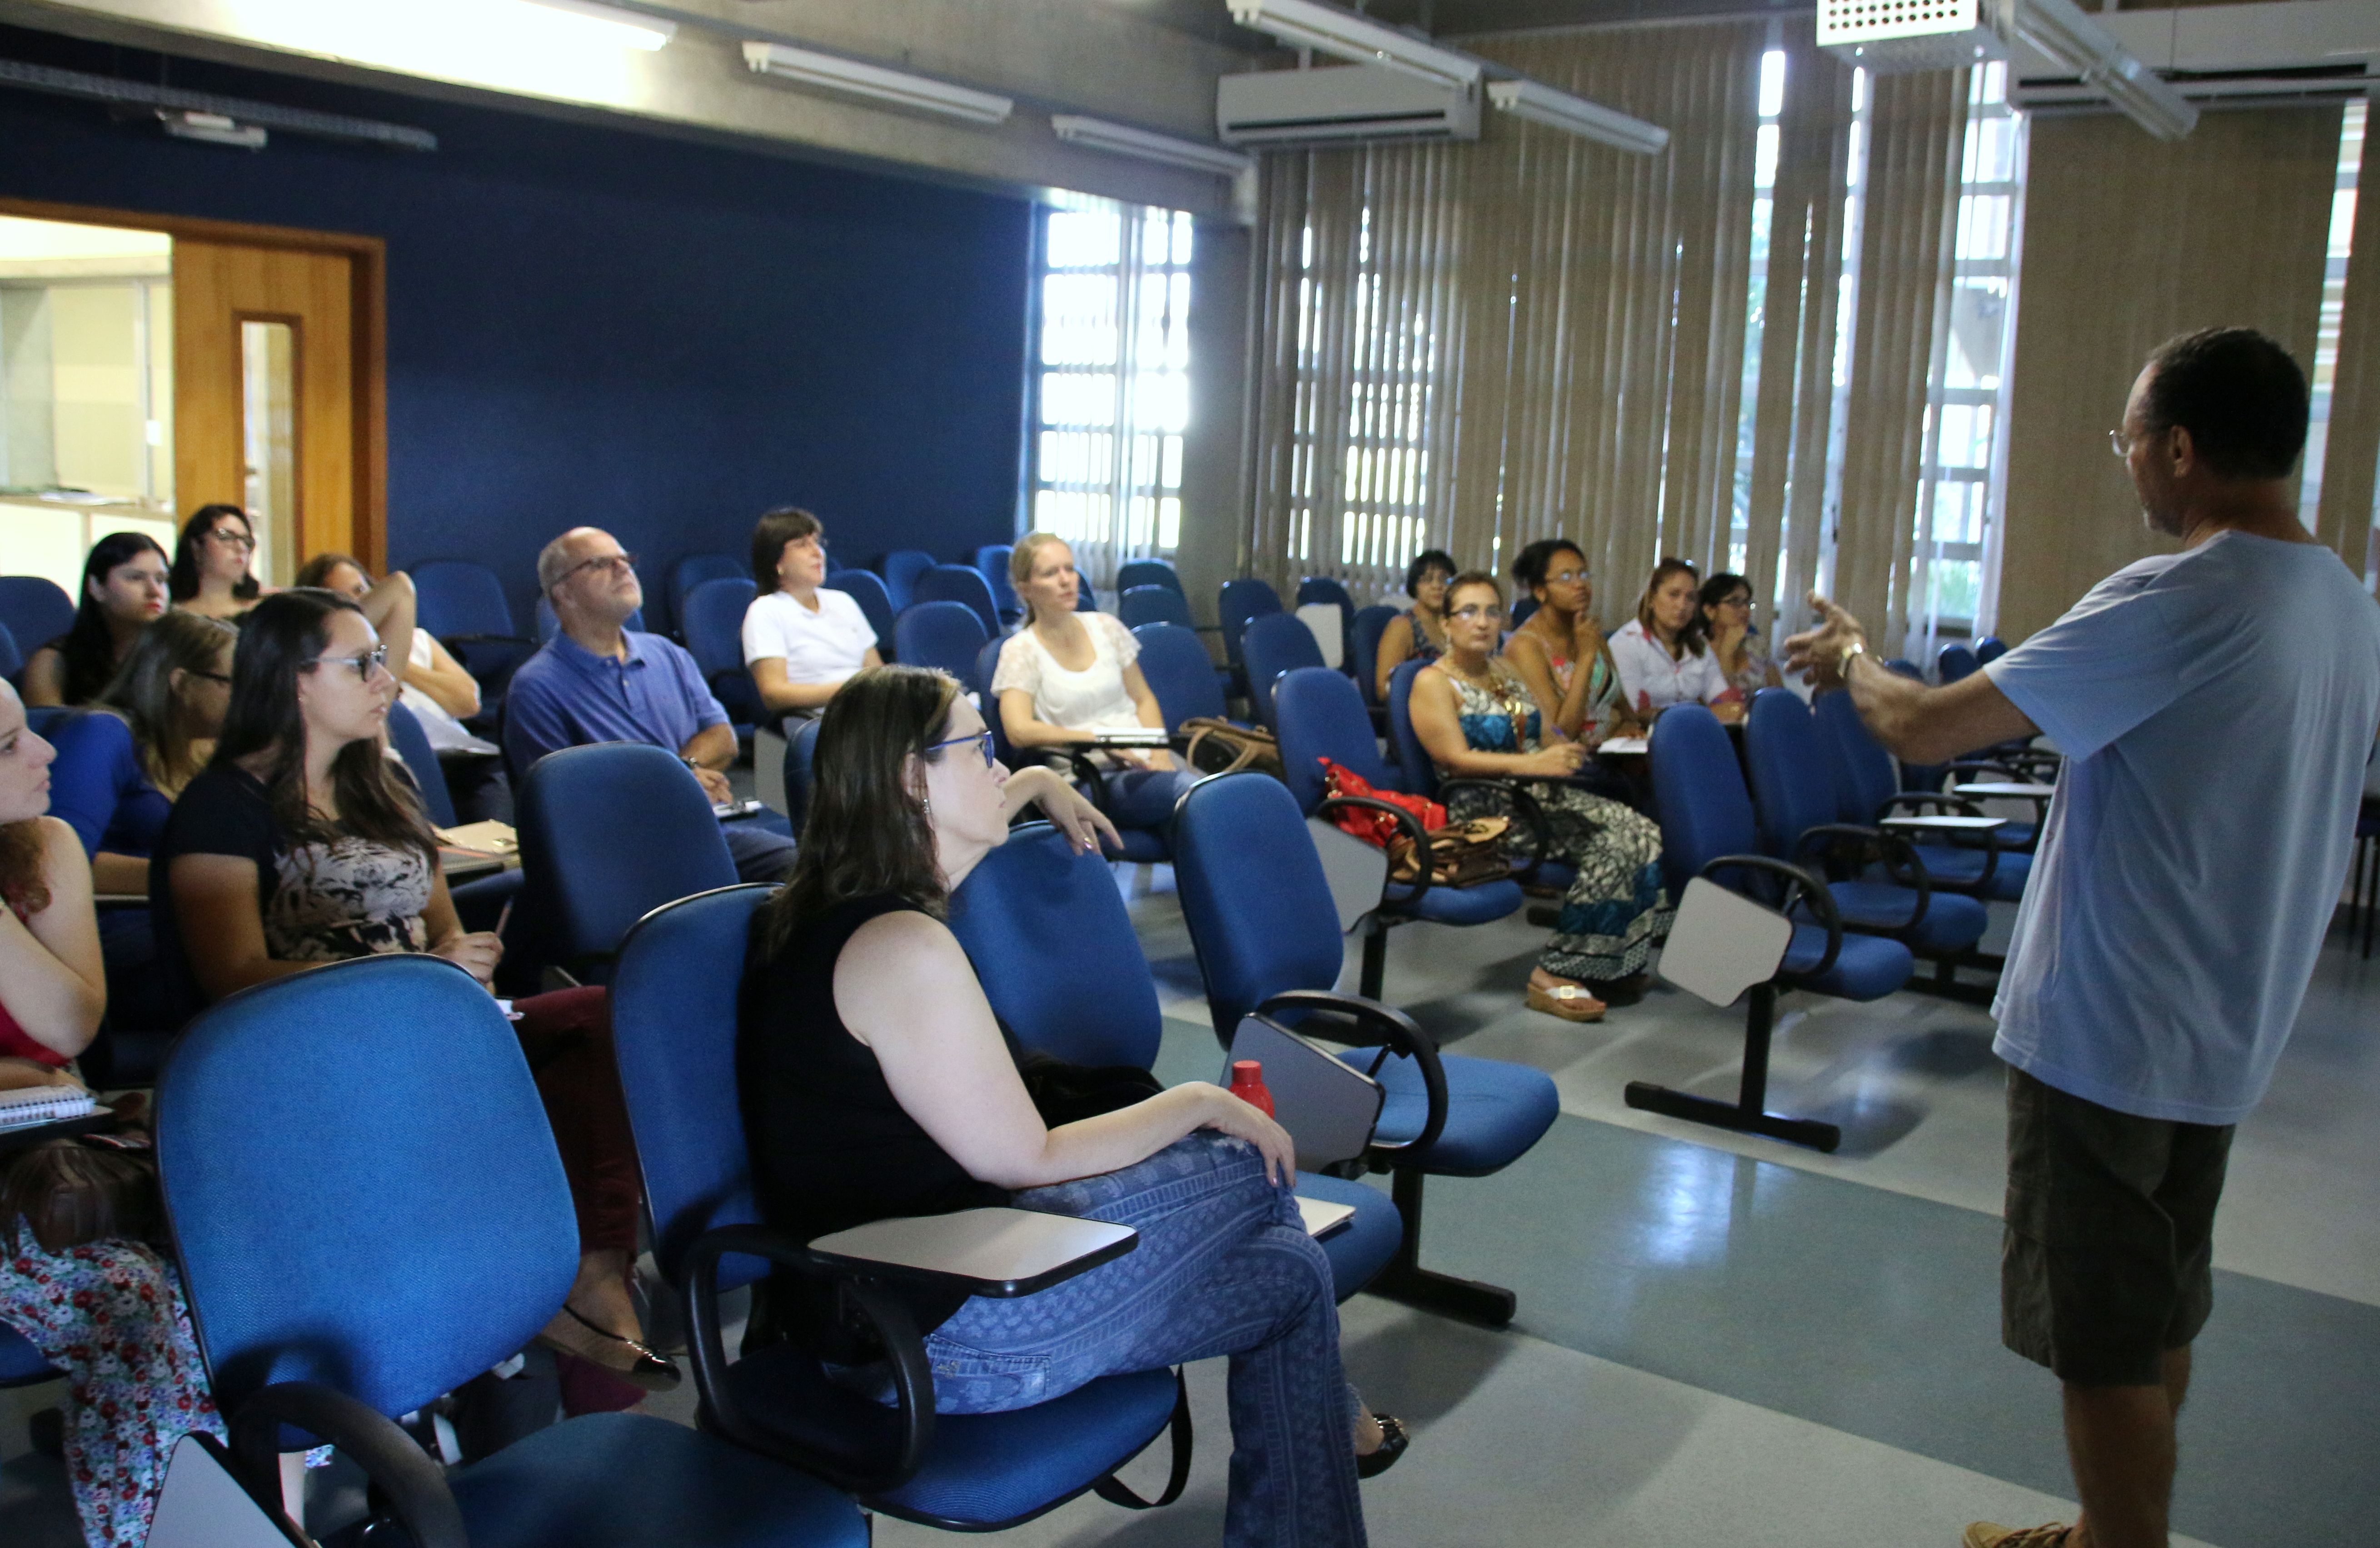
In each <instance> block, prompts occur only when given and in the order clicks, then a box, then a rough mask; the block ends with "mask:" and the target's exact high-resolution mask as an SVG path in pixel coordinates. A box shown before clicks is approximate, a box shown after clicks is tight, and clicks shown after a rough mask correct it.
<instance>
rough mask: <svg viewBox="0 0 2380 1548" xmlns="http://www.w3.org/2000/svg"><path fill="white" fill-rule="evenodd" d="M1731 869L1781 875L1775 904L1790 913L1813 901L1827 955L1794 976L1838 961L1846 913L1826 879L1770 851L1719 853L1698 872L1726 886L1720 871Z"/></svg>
mask: <svg viewBox="0 0 2380 1548" xmlns="http://www.w3.org/2000/svg"><path fill="white" fill-rule="evenodd" d="M1731 869H1742V870H1746V871H1764V872H1768V873H1769V874H1770V875H1772V876H1777V877H1779V878H1781V879H1782V880H1783V881H1784V883H1785V891H1784V894H1783V896H1780V897H1779V899H1778V900H1777V902H1776V904H1775V908H1776V909H1777V911H1778V912H1779V913H1780V914H1784V915H1787V916H1788V917H1791V914H1792V912H1793V908H1794V906H1795V905H1796V904H1798V903H1801V902H1803V901H1804V900H1806V901H1807V902H1808V903H1809V905H1810V911H1811V912H1812V913H1815V914H1816V915H1817V916H1818V922H1819V923H1820V924H1823V925H1825V926H1826V929H1827V951H1826V955H1825V956H1823V957H1819V958H1818V960H1817V963H1816V965H1815V966H1814V967H1812V968H1811V969H1809V970H1808V971H1807V972H1804V973H1797V974H1793V975H1791V976H1792V977H1795V978H1816V977H1817V976H1818V975H1820V974H1821V973H1824V972H1825V971H1826V970H1827V969H1829V968H1831V967H1833V966H1834V965H1835V958H1836V957H1839V956H1840V955H1841V954H1842V949H1843V916H1842V912H1841V910H1840V909H1839V908H1836V907H1835V899H1834V896H1833V895H1832V894H1830V893H1828V891H1827V888H1826V884H1824V883H1822V882H1820V881H1819V880H1818V879H1817V878H1816V877H1815V876H1813V875H1811V874H1810V873H1809V872H1806V871H1804V870H1803V869H1802V868H1801V867H1800V866H1798V865H1795V864H1793V863H1792V862H1791V861H1790V860H1780V859H1775V858H1774V857H1772V856H1768V855H1720V856H1718V858H1717V859H1713V860H1711V861H1709V862H1708V863H1707V864H1706V865H1705V866H1704V867H1703V868H1702V870H1700V871H1699V872H1695V874H1696V875H1699V876H1706V877H1708V878H1709V879H1710V880H1712V881H1714V882H1718V884H1719V885H1721V886H1726V885H1727V884H1726V883H1725V882H1723V881H1720V880H1719V877H1718V872H1721V871H1726V870H1731ZM1779 976H1780V977H1783V976H1785V975H1781V974H1780V975H1779Z"/></svg>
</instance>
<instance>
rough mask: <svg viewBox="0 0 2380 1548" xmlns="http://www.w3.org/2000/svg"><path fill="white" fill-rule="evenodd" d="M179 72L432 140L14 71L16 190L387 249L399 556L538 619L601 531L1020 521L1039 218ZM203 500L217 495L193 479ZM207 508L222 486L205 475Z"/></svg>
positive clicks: (128, 64)
mask: <svg viewBox="0 0 2380 1548" xmlns="http://www.w3.org/2000/svg"><path fill="white" fill-rule="evenodd" d="M0 57H5V58H14V59H22V60H30V61H34V62H37V63H44V64H54V65H58V66H62V67H67V68H74V69H82V70H87V71H90V72H91V73H94V74H121V75H123V76H126V77H130V78H135V79H144V80H152V81H153V80H156V79H159V69H160V66H161V64H164V63H166V62H164V61H161V60H160V58H159V57H158V56H157V55H147V54H140V53H137V52H135V51H130V50H118V49H113V48H107V47H103V46H101V45H97V44H88V43H78V42H75V41H73V40H69V39H66V38H60V37H55V36H52V35H49V34H44V33H40V32H34V31H27V30H18V29H14V28H0ZM169 68H170V75H169V79H171V80H172V82H173V83H174V84H176V85H177V86H188V87H191V88H194V89H197V90H201V91H221V92H225V93H229V94H234V95H242V96H249V97H254V98H259V99H261V100H265V101H270V102H274V103H279V104H287V105H292V106H303V107H314V108H319V109H322V110H324V111H329V112H337V113H346V114H352V115H355V116H363V117H371V118H381V119H385V120H389V121H392V122H396V123H402V124H411V125H416V126H419V127H420V128H427V129H430V130H431V131H432V132H434V133H435V134H437V136H438V137H439V141H440V149H439V150H438V151H437V152H434V153H431V154H419V153H415V152H396V151H379V150H372V149H369V148H365V147H354V148H349V147H346V146H343V145H341V144H338V143H336V142H333V141H328V140H307V139H302V138H300V137H297V136H295V135H283V134H275V135H274V136H273V142H272V144H271V145H270V146H269V147H268V148H267V149H266V150H265V151H263V152H245V151H237V150H229V149H224V148H221V147H215V146H205V145H195V144H189V143H186V142H183V141H179V140H168V139H166V138H165V137H164V135H162V134H161V133H159V132H158V130H157V129H156V128H155V126H154V124H153V123H147V124H144V123H141V122H139V121H134V120H128V121H127V122H125V123H123V124H121V125H118V124H115V123H112V122H111V121H110V120H109V118H108V116H107V113H106V110H105V109H103V108H102V107H100V106H98V105H96V104H81V103H75V102H71V101H67V100H65V99H59V98H50V97H41V96H35V95H31V94H30V93H26V92H23V91H15V90H5V89H0V195H12V196H15V197H18V198H26V199H42V200H53V201H60V202H66V203H76V204H89V205H95V206H103V207H113V208H119V209H129V210H140V211H152V212H158V213H175V214H187V215H200V216H211V217H214V218H218V219H225V220H238V221H254V222H261V223H269V224H273V225H296V226H310V227H314V228H318V229H329V230H337V231H349V232H361V233H366V234H369V235H372V236H377V237H382V238H385V239H386V240H387V242H388V258H389V265H388V436H389V545H388V547H389V556H390V558H391V560H392V561H394V562H395V563H396V564H399V565H402V564H404V563H406V562H407V561H410V560H414V559H420V558H428V557H431V556H438V555H459V556H463V557H468V558H475V559H480V560H481V561H483V562H485V563H487V564H490V565H492V566H493V567H495V568H496V570H497V572H498V573H499V574H500V575H502V576H504V579H505V584H506V586H507V588H508V589H509V590H510V591H512V593H513V594H514V597H515V603H514V605H515V607H516V612H517V615H518V621H519V622H520V623H521V624H522V625H523V626H524V627H525V626H526V625H527V623H528V607H529V603H530V602H531V600H532V598H533V597H534V594H535V580H534V579H533V570H534V565H535V560H536V555H537V551H538V549H539V548H540V546H541V545H542V544H543V543H544V542H546V540H547V539H548V538H550V537H552V536H553V534H554V533H556V532H558V531H560V530H563V529H564V528H565V527H568V526H572V525H575V524H577V523H580V522H588V523H592V524H594V525H598V526H601V527H604V528H607V529H609V530H611V531H612V532H613V533H614V534H615V535H617V536H618V538H619V539H620V541H621V542H623V543H624V544H625V545H626V546H628V547H629V548H631V549H633V550H635V551H637V553H639V554H641V555H644V556H645V558H646V560H647V563H646V564H645V565H644V566H643V571H644V577H645V587H646V592H647V595H648V597H649V598H650V599H654V601H655V602H658V603H659V608H655V607H653V604H652V603H650V602H649V604H648V605H649V613H650V616H654V617H655V619H656V621H658V620H659V616H660V611H661V610H663V609H665V608H666V606H667V603H666V600H665V598H664V597H663V593H664V592H665V591H666V587H667V574H668V569H667V567H668V564H669V562H670V561H671V560H673V559H674V558H675V557H676V556H677V555H680V554H685V553H693V552H700V551H704V550H712V549H724V550H727V551H729V552H734V553H738V554H740V553H742V552H744V550H745V547H746V544H747V538H748V534H749V532H750V530H751V524H752V520H753V518H755V517H756V516H758V515H759V513H760V512H761V511H762V510H764V509H766V508H768V507H769V506H774V505H781V504H787V503H791V504H797V505H802V506H808V507H809V508H811V509H812V510H815V511H817V512H818V513H819V515H820V518H822V519H823V520H824V521H825V522H826V523H827V527H828V532H829V536H830V539H831V541H832V544H833V547H834V550H835V553H836V555H837V557H838V559H839V560H840V561H842V562H844V563H860V562H864V561H866V560H867V559H868V558H870V557H872V556H873V555H876V554H878V553H880V552H881V551H882V550H885V549H887V548H894V547H918V548H927V549H931V550H933V551H934V552H935V553H937V554H940V555H943V556H945V557H951V556H954V555H959V554H961V553H963V552H969V551H972V550H973V549H974V547H975V546H976V545H977V544H978V543H984V542H1004V541H1006V540H1007V538H1008V536H1009V535H1010V533H1011V532H1012V531H1013V530H1014V528H1013V523H1014V512H1015V507H1016V493H1017V478H1018V472H1017V469H1018V464H1019V435H1020V424H1021V419H1022V415H1023V399H1024V387H1025V376H1026V316H1027V303H1028V295H1029V286H1030V283H1031V280H1030V274H1029V233H1030V225H1031V207H1030V206H1029V205H1028V204H1027V203H1026V201H1022V200H1017V199H1007V198H1001V197H997V196H993V195H990V194H983V193H975V192H966V191H959V190H954V189H949V188H945V187H941V186H940V185H936V184H931V183H926V182H919V181H913V180H909V179H905V178H901V177H890V176H877V175H870V174H864V173H856V172H848V171H842V170H837V169H832V168H827V167H820V166H815V165H806V164H803V163H798V162H790V161H784V160H780V159H777V158H774V157H770V156H763V155H757V154H753V153H750V152H742V151H735V150H723V149H717V148H712V147H710V146H705V145H698V144H690V143H686V142H682V141H677V140H667V139H662V138H660V137H657V136H652V135H646V134H638V133H633V132H627V131H624V130H617V129H612V128H599V127H590V126H586V125H581V124H576V123H564V122H557V121H553V120H550V119H544V118H538V117H532V116H524V115H518V114H513V113H506V112H501V111H496V110H492V109H484V108H479V107H467V106H460V105H455V104H448V103H443V102H434V101H430V100H425V99H421V98H415V97H406V96H398V95H394V94H390V93H383V92H377V91H362V90H356V89H351V88H346V87H341V86H333V85H328V84H325V83H322V82H318V81H311V80H307V79H299V78H295V77H285V76H273V75H266V74H261V73H258V72H253V71H247V70H239V69H233V68H228V67H220V66H212V65H208V64H204V63H201V62H198V61H191V60H184V59H178V58H176V59H174V60H172V61H170V66H169ZM181 493H182V494H183V495H184V496H186V497H185V498H184V499H183V501H182V504H184V505H185V506H188V505H189V503H190V502H189V500H188V498H187V496H188V495H190V494H196V493H197V492H192V491H184V492H181ZM204 497H205V498H210V499H215V498H223V497H225V496H224V495H223V494H221V493H220V492H214V491H209V492H206V494H205V495H204Z"/></svg>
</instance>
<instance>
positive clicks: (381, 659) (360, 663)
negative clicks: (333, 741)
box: [200, 645, 388, 683]
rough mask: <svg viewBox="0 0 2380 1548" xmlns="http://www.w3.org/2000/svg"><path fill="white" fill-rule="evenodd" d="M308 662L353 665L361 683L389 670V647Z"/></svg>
mask: <svg viewBox="0 0 2380 1548" xmlns="http://www.w3.org/2000/svg"><path fill="white" fill-rule="evenodd" d="M307 665H309V666H352V667H354V668H355V669H356V681H358V682H359V683H368V682H370V681H371V680H372V675H373V674H374V673H377V672H384V671H386V670H388V647H387V646H385V645H383V646H382V647H381V648H380V649H378V650H376V651H366V652H364V653H363V654H361V655H359V656H316V657H315V658H314V659H313V660H311V661H310V662H308V663H307ZM200 676H209V677H212V676H214V674H213V673H212V672H208V673H201V674H200ZM223 680H224V681H226V682H228V681H229V680H230V679H229V678H225V679H223Z"/></svg>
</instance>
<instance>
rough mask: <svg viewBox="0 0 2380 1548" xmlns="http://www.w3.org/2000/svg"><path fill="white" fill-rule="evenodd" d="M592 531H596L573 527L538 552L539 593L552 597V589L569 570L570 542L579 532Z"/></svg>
mask: <svg viewBox="0 0 2380 1548" xmlns="http://www.w3.org/2000/svg"><path fill="white" fill-rule="evenodd" d="M594 530H596V529H595V528H592V527H573V528H572V529H570V530H568V531H566V532H565V533H563V534H562V535H561V536H560V537H558V538H556V539H554V540H553V542H550V543H547V544H546V545H545V546H544V547H543V548H541V549H540V550H538V555H537V589H538V590H539V591H542V592H544V593H545V594H546V595H547V596H548V597H551V596H553V588H554V587H555V585H556V584H558V583H559V582H560V581H561V579H562V578H563V576H564V575H565V574H566V573H568V571H569V569H570V540H571V539H572V538H575V537H577V535H578V534H579V533H581V532H592V531H594Z"/></svg>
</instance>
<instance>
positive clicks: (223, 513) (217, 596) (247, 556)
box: [169, 504, 271, 618]
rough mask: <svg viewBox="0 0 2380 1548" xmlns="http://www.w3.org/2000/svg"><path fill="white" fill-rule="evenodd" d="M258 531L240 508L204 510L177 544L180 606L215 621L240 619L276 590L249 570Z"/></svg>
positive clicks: (175, 582)
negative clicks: (271, 588) (270, 588)
mask: <svg viewBox="0 0 2380 1548" xmlns="http://www.w3.org/2000/svg"><path fill="white" fill-rule="evenodd" d="M255 557H256V529H255V528H254V527H253V526H251V525H250V524H249V519H248V513H247V512H246V511H244V510H242V509H240V508H239V507H238V506H226V505H220V504H218V505H212V506H200V507H199V508H198V509H197V510H195V511H193V512H191V513H190V518H189V519H188V521H185V522H183V523H182V531H181V535H180V536H179V537H177V538H176V539H175V540H174V567H173V570H172V572H171V575H170V576H169V586H170V589H171V590H172V591H173V594H174V605H175V606H176V607H181V608H187V609H188V611H190V612H192V613H203V614H205V615H206V616H208V617H210V618H237V617H238V616H240V615H241V614H243V613H245V612H247V611H248V610H249V608H251V607H253V606H255V605H256V599H257V598H258V597H260V596H266V595H270V594H271V591H270V590H269V589H268V588H267V587H266V586H265V585H264V583H263V582H262V581H261V580H259V579H256V577H255V575H254V574H253V573H251V572H250V570H249V561H251V560H253V559H254V558H255Z"/></svg>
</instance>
